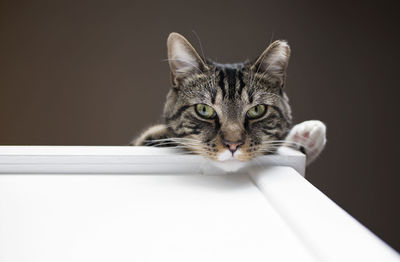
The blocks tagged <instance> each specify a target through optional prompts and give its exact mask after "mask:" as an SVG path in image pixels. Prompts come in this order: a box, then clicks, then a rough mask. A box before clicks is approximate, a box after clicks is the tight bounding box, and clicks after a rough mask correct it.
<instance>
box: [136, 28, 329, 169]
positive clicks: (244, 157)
mask: <svg viewBox="0 0 400 262" xmlns="http://www.w3.org/2000/svg"><path fill="white" fill-rule="evenodd" d="M167 48H168V61H169V66H170V71H171V81H172V88H171V90H170V91H169V93H168V95H167V100H166V103H165V106H164V114H163V117H164V121H165V123H164V124H159V125H155V126H152V127H150V128H148V129H147V130H145V131H144V132H143V133H142V134H141V135H140V136H139V137H138V138H137V139H135V140H134V141H132V142H131V145H135V146H159V147H161V146H175V147H178V148H182V149H184V150H186V151H189V152H191V153H194V154H198V155H201V156H204V157H206V158H208V159H211V160H213V161H214V163H219V164H221V165H219V166H220V167H222V168H224V167H225V169H226V167H230V168H231V169H232V168H233V169H237V168H235V167H233V166H235V163H236V164H238V163H239V164H238V165H236V166H238V167H241V166H243V165H242V164H243V163H245V162H247V161H249V160H252V159H253V158H255V157H257V156H260V155H265V154H274V153H276V151H277V150H278V148H280V147H281V146H289V147H295V148H296V149H298V150H300V151H302V152H303V153H305V154H306V156H307V164H309V163H311V162H312V161H314V160H315V158H316V157H317V156H318V155H319V154H320V153H321V151H322V149H323V148H324V146H325V143H326V135H325V134H326V127H325V125H324V124H323V123H322V122H321V121H318V120H311V121H305V122H302V123H300V124H297V125H295V126H293V127H292V113H291V108H290V105H289V99H288V97H287V95H286V94H285V92H284V86H285V77H286V68H287V65H288V62H289V57H290V48H289V45H288V43H287V42H286V41H282V40H278V41H275V42H273V43H272V44H270V45H269V46H268V48H267V49H265V51H264V52H263V53H262V54H261V55H260V56H259V58H258V59H256V60H255V61H254V62H250V61H246V62H243V63H237V64H219V63H216V62H213V61H211V60H208V59H205V58H203V57H201V56H200V55H199V54H198V53H197V52H196V50H195V49H194V48H193V46H192V45H191V44H190V43H189V41H188V40H186V38H184V37H183V36H182V35H180V34H178V33H171V34H170V35H169V37H168V40H167Z"/></svg>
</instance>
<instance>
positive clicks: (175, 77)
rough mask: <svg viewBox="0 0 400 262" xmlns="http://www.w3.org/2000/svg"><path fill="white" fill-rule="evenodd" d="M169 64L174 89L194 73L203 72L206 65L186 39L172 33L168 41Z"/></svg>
mask: <svg viewBox="0 0 400 262" xmlns="http://www.w3.org/2000/svg"><path fill="white" fill-rule="evenodd" d="M167 47H168V62H169V66H170V69H171V80H172V85H173V86H174V87H178V86H179V81H180V80H182V79H183V78H184V77H186V76H187V75H189V74H190V73H193V72H196V71H197V72H199V73H201V72H203V71H204V70H205V69H207V66H206V64H205V63H204V61H203V60H202V59H201V57H200V56H199V54H198V53H197V52H196V50H195V49H194V48H193V46H192V45H191V44H190V43H189V41H188V40H186V38H184V37H183V36H182V35H180V34H178V33H171V34H170V35H169V37H168V40H167Z"/></svg>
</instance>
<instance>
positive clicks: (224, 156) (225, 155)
mask: <svg viewBox="0 0 400 262" xmlns="http://www.w3.org/2000/svg"><path fill="white" fill-rule="evenodd" d="M242 154H243V152H242V151H241V150H240V149H239V150H236V151H235V152H233V153H232V152H231V151H229V150H228V149H226V150H225V151H223V152H221V153H220V154H219V155H218V157H217V160H218V161H219V162H234V161H241V160H240V159H239V156H240V155H242Z"/></svg>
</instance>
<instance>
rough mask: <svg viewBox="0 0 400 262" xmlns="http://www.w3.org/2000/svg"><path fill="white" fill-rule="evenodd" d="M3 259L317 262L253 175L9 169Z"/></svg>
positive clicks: (3, 182) (0, 242)
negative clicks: (35, 172)
mask: <svg viewBox="0 0 400 262" xmlns="http://www.w3.org/2000/svg"><path fill="white" fill-rule="evenodd" d="M0 261H2V262H9V261H29V262H32V261H40V262H44V261H49V262H50V261H85V262H86V261H185V262H187V261H202V262H204V261H240V262H243V261H315V260H314V259H313V257H312V256H311V255H310V254H309V252H308V251H307V249H306V247H305V246H304V245H303V244H302V243H301V242H300V241H299V239H298V238H297V237H296V236H295V235H294V234H293V232H292V231H291V229H290V228H289V227H288V226H287V225H286V224H285V223H284V222H283V221H282V220H281V219H280V215H279V214H278V213H276V211H275V210H274V208H273V207H272V206H271V205H270V204H269V203H268V201H267V200H266V199H265V197H264V196H263V195H262V193H261V192H260V191H259V190H258V189H257V187H255V186H254V184H253V183H252V182H251V181H250V179H249V178H248V176H247V175H246V174H236V175H220V176H202V175H191V176H184V175H179V176H173V175H170V176H165V175H163V176H156V175H150V176H149V175H0Z"/></svg>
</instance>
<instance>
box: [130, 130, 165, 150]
mask: <svg viewBox="0 0 400 262" xmlns="http://www.w3.org/2000/svg"><path fill="white" fill-rule="evenodd" d="M168 137H170V132H169V130H168V128H167V126H166V125H155V126H152V127H150V128H148V129H146V130H145V131H144V132H143V133H142V134H141V135H140V136H139V137H138V138H136V139H134V140H132V142H130V143H129V145H130V146H171V145H170V144H168V142H166V141H165V139H167V138H168Z"/></svg>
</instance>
